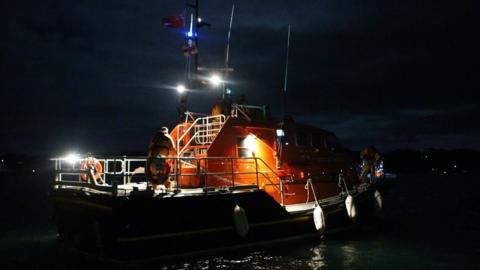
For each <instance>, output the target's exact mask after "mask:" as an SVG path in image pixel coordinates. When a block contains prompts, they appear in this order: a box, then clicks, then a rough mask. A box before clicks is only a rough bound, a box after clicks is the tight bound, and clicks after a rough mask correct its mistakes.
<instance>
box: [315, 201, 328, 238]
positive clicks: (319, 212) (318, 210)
mask: <svg viewBox="0 0 480 270" xmlns="http://www.w3.org/2000/svg"><path fill="white" fill-rule="evenodd" d="M313 222H314V223H315V229H317V232H319V233H323V231H324V230H325V215H324V214H323V209H322V207H321V206H320V205H317V206H316V207H315V209H314V210H313Z"/></svg>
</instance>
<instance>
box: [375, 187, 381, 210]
mask: <svg viewBox="0 0 480 270" xmlns="http://www.w3.org/2000/svg"><path fill="white" fill-rule="evenodd" d="M373 196H374V197H375V208H376V209H377V210H381V209H382V207H383V198H382V194H380V191H378V190H375V194H374V195H373Z"/></svg>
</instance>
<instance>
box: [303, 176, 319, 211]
mask: <svg viewBox="0 0 480 270" xmlns="http://www.w3.org/2000/svg"><path fill="white" fill-rule="evenodd" d="M309 184H310V188H311V189H312V193H313V198H314V199H315V203H316V205H320V204H319V203H318V200H317V195H316V194H315V189H314V188H313V184H312V179H311V178H309V179H308V180H307V183H306V184H305V189H306V190H307V201H306V202H305V203H308V201H309V199H310V189H309V188H308V185H309Z"/></svg>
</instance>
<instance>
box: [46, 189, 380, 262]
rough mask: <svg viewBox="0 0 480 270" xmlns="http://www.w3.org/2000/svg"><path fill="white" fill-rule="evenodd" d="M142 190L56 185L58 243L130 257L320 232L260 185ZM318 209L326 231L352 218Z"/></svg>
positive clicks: (366, 201) (338, 207)
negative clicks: (156, 193) (171, 192)
mask: <svg viewBox="0 0 480 270" xmlns="http://www.w3.org/2000/svg"><path fill="white" fill-rule="evenodd" d="M373 192H374V191H366V192H363V193H361V194H359V195H357V196H356V197H355V203H356V206H357V211H358V214H359V219H363V218H366V217H368V216H369V215H370V214H372V213H373V212H374V210H375V209H374V196H373ZM146 195H147V196H141V195H139V196H130V197H129V198H127V197H112V196H110V195H104V194H88V193H86V192H83V191H78V190H76V191H75V190H68V189H57V190H54V191H53V192H52V201H53V204H54V209H55V217H56V221H57V225H58V233H59V240H60V241H62V242H65V243H67V244H69V245H73V246H74V247H76V248H78V249H81V250H84V251H87V252H90V253H96V254H101V255H102V256H106V257H110V258H118V259H134V258H144V257H168V256H178V254H184V253H191V252H196V251H201V250H210V249H219V248H227V247H235V246H245V245H252V244H255V243H264V242H266V241H267V242H268V241H272V240H277V239H282V238H292V237H298V236H302V235H315V234H316V235H318V236H320V234H319V233H317V232H316V229H315V226H314V222H313V216H312V213H311V211H309V212H302V213H298V214H291V213H289V212H287V211H286V210H285V209H284V208H283V207H282V206H280V205H279V204H278V203H277V202H276V201H275V200H273V198H271V197H270V196H269V195H268V194H267V193H265V192H264V191H262V190H257V191H250V192H248V191H247V192H240V193H215V194H204V195H188V196H182V195H177V196H173V197H169V196H168V197H163V198H159V197H151V196H149V195H148V194H146ZM236 205H239V206H241V207H242V208H243V209H245V212H246V215H247V218H248V223H249V231H248V234H247V235H246V236H245V237H241V236H239V235H238V234H237V232H236V230H235V227H234V219H233V209H234V207H235V206H236ZM323 210H324V214H325V218H326V232H327V233H328V232H331V231H334V230H336V229H340V228H345V227H351V225H354V224H355V223H356V222H353V221H352V220H350V219H349V218H348V215H347V213H346V210H345V205H344V203H337V204H331V205H328V206H325V207H323ZM358 221H360V220H357V222H358Z"/></svg>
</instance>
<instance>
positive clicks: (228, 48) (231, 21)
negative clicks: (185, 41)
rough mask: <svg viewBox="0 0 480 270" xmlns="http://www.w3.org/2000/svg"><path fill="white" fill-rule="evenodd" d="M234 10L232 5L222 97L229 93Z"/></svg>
mask: <svg viewBox="0 0 480 270" xmlns="http://www.w3.org/2000/svg"><path fill="white" fill-rule="evenodd" d="M234 11H235V5H232V12H231V14H230V24H229V27H228V34H227V48H226V49H225V78H224V82H225V83H224V84H223V90H222V99H224V98H225V94H229V93H226V91H227V84H226V81H227V80H228V72H229V71H230V70H229V67H228V62H229V59H230V36H231V33H232V24H233V13H234Z"/></svg>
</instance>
